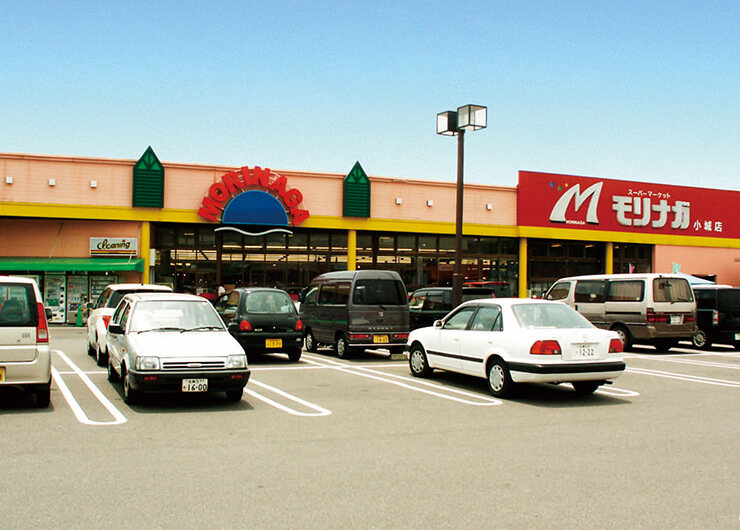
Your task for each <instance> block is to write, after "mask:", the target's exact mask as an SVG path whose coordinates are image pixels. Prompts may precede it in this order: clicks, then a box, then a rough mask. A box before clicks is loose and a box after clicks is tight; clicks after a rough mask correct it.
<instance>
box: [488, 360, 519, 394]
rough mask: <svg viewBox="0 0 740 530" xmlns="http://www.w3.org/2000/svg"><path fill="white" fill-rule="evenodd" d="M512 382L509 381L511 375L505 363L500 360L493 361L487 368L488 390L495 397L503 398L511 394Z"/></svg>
mask: <svg viewBox="0 0 740 530" xmlns="http://www.w3.org/2000/svg"><path fill="white" fill-rule="evenodd" d="M513 387H514V382H513V381H512V380H511V374H510V373H509V369H508V368H507V367H506V363H505V362H504V361H502V360H501V359H495V360H494V361H492V362H491V365H490V366H489V367H488V390H490V391H491V394H493V395H494V396H496V397H504V396H507V395H508V394H510V393H511V390H512V389H513Z"/></svg>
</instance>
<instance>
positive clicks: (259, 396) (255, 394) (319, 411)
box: [244, 379, 331, 416]
mask: <svg viewBox="0 0 740 530" xmlns="http://www.w3.org/2000/svg"><path fill="white" fill-rule="evenodd" d="M249 384H251V385H257V386H259V387H262V388H264V389H266V390H268V391H270V392H273V393H275V394H278V395H279V396H282V397H284V398H286V399H289V400H291V401H295V402H296V403H300V404H301V405H303V406H304V407H306V408H309V409H313V410H315V411H316V412H300V411H297V410H295V409H292V408H290V407H287V406H285V405H282V404H281V403H278V402H277V401H275V400H272V399H270V398H268V397H266V396H263V395H262V394H259V393H258V392H255V391H254V390H252V389H250V388H245V389H244V390H245V392H246V393H247V394H249V395H250V396H252V397H254V398H257V399H259V400H261V401H264V402H265V403H267V404H268V405H272V406H273V407H275V408H278V409H280V410H282V411H283V412H287V413H288V414H293V415H294V416H328V415H329V414H331V411H330V410H327V409H325V408H323V407H319V406H318V405H315V404H313V403H309V402H308V401H305V400H303V399H301V398H298V397H296V396H293V395H291V394H288V393H287V392H283V391H282V390H279V389H277V388H275V387H273V386H269V385H266V384H264V383H260V382H259V381H255V380H254V379H250V380H249Z"/></svg>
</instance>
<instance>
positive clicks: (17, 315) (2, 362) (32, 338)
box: [0, 276, 51, 408]
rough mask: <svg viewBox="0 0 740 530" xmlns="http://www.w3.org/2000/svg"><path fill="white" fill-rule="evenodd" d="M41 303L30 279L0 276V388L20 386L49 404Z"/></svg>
mask: <svg viewBox="0 0 740 530" xmlns="http://www.w3.org/2000/svg"><path fill="white" fill-rule="evenodd" d="M46 319H47V317H46V311H45V309H44V304H43V299H42V298H41V292H40V291H39V288H38V285H36V282H35V281H34V280H32V279H30V278H21V277H15V276H0V386H5V385H8V386H20V387H23V388H24V389H25V390H27V391H30V392H33V393H34V394H35V395H36V405H37V406H39V407H43V408H45V407H48V406H49V403H50V401H51V352H50V350H49V327H48V325H47V320H46Z"/></svg>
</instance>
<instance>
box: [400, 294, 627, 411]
mask: <svg viewBox="0 0 740 530" xmlns="http://www.w3.org/2000/svg"><path fill="white" fill-rule="evenodd" d="M408 347H409V366H410V369H411V373H412V375H415V376H417V377H427V376H429V375H431V373H432V372H433V371H434V369H435V368H439V369H443V370H448V371H451V372H460V373H464V374H469V375H474V376H479V377H484V378H486V379H487V380H488V387H489V389H490V391H491V393H492V394H493V395H494V396H498V397H502V396H505V395H507V394H509V393H510V391H511V390H512V389H513V387H514V385H515V384H516V383H521V382H527V383H572V384H573V387H574V388H575V390H576V391H577V392H578V393H580V394H591V393H593V392H594V391H595V390H596V389H597V388H598V387H599V386H600V385H602V384H604V383H607V382H610V381H611V380H613V379H615V378H617V377H619V376H620V375H621V374H622V373H623V372H624V369H625V363H624V361H623V357H622V351H623V350H622V341H621V340H620V338H619V335H617V334H616V333H615V332H613V331H607V330H602V329H598V328H596V327H595V326H594V325H593V324H591V323H590V322H589V321H588V320H587V319H586V318H585V317H583V316H582V315H580V314H579V313H578V312H576V311H575V310H574V309H572V308H570V307H569V306H567V305H566V304H563V303H561V302H550V301H546V300H530V299H517V298H496V299H480V300H471V301H469V302H465V303H463V304H461V305H460V306H458V307H457V308H456V309H455V310H454V311H452V312H450V313H449V314H448V315H447V316H446V317H445V318H444V319H442V320H437V321H436V322H435V323H434V326H433V327H426V328H420V329H417V330H414V331H412V332H411V334H410V336H409V342H408Z"/></svg>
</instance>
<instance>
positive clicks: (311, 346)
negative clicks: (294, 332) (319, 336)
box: [306, 330, 318, 353]
mask: <svg viewBox="0 0 740 530" xmlns="http://www.w3.org/2000/svg"><path fill="white" fill-rule="evenodd" d="M317 348H318V343H317V342H316V339H315V338H314V336H313V332H312V331H311V330H308V331H307V332H306V349H307V350H308V351H310V352H311V353H316V349H317Z"/></svg>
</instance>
